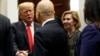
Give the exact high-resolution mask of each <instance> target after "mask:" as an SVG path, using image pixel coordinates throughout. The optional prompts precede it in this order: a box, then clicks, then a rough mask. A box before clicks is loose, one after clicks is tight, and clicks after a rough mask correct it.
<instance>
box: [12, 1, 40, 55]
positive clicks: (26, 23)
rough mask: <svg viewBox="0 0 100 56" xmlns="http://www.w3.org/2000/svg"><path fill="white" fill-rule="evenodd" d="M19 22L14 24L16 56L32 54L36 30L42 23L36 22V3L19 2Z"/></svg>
mask: <svg viewBox="0 0 100 56" xmlns="http://www.w3.org/2000/svg"><path fill="white" fill-rule="evenodd" d="M18 9H19V18H20V21H19V22H15V23H13V24H12V31H13V40H14V42H13V43H14V50H15V55H16V56H32V55H31V53H32V52H33V51H32V49H34V32H35V30H37V28H39V27H40V25H39V24H38V23H36V22H34V3H32V2H23V3H21V4H19V8H18Z"/></svg>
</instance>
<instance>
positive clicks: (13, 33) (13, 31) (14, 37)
mask: <svg viewBox="0 0 100 56" xmlns="http://www.w3.org/2000/svg"><path fill="white" fill-rule="evenodd" d="M12 39H13V48H14V53H15V54H16V52H17V50H18V47H17V44H16V30H15V27H14V25H12Z"/></svg>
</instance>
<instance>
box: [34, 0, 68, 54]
mask: <svg viewBox="0 0 100 56" xmlns="http://www.w3.org/2000/svg"><path fill="white" fill-rule="evenodd" d="M54 15H55V11H54V5H53V3H52V2H51V1H49V0H41V1H40V2H39V3H38V4H37V7H36V19H37V21H38V22H39V23H40V24H42V27H41V28H40V29H38V30H37V31H36V32H35V37H34V38H35V45H34V46H35V47H34V56H68V52H67V51H68V43H67V35H66V33H65V31H64V29H63V28H62V27H61V26H60V25H59V24H58V23H57V21H56V20H55V18H54Z"/></svg>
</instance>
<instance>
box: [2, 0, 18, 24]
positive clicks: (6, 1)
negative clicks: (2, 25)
mask: <svg viewBox="0 0 100 56" xmlns="http://www.w3.org/2000/svg"><path fill="white" fill-rule="evenodd" d="M17 4H18V2H17V0H0V13H1V14H3V15H6V16H7V17H8V18H10V20H11V23H13V22H17V21H18V10H17Z"/></svg>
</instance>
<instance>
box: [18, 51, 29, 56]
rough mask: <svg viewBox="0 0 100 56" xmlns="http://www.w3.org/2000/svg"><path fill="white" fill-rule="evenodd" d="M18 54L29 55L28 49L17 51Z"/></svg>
mask: <svg viewBox="0 0 100 56" xmlns="http://www.w3.org/2000/svg"><path fill="white" fill-rule="evenodd" d="M16 56H28V51H25V50H21V51H17V53H16Z"/></svg>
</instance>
